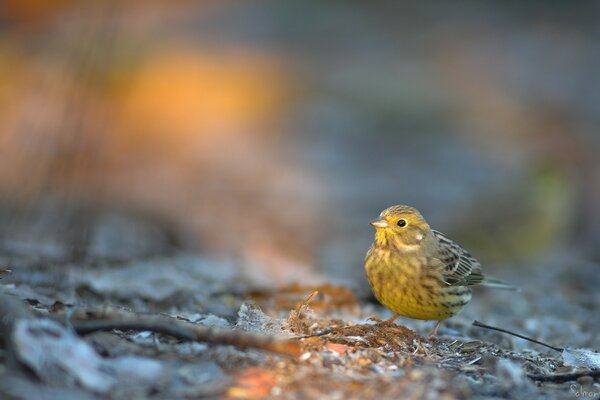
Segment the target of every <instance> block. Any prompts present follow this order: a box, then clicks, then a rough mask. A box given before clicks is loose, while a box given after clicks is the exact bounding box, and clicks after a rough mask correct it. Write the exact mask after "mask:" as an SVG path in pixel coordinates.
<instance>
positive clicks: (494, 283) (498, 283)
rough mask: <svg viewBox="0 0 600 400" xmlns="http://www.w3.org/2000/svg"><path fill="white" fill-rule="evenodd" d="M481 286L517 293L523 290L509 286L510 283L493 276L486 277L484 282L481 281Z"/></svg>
mask: <svg viewBox="0 0 600 400" xmlns="http://www.w3.org/2000/svg"><path fill="white" fill-rule="evenodd" d="M480 285H481V286H487V287H493V288H497V289H504V290H514V291H517V292H520V291H521V289H519V288H518V287H515V286H512V285H509V284H508V283H506V282H504V281H503V280H501V279H498V278H494V277H491V276H486V277H484V278H483V281H481V283H480Z"/></svg>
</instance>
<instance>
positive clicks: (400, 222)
mask: <svg viewBox="0 0 600 400" xmlns="http://www.w3.org/2000/svg"><path fill="white" fill-rule="evenodd" d="M398 226H399V227H400V228H404V227H405V226H406V220H405V219H400V220H398Z"/></svg>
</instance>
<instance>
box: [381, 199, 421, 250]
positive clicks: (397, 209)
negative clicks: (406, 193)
mask: <svg viewBox="0 0 600 400" xmlns="http://www.w3.org/2000/svg"><path fill="white" fill-rule="evenodd" d="M371 225H373V226H374V227H375V242H376V244H380V245H395V246H396V247H400V248H402V247H404V248H408V247H414V246H418V245H419V244H420V243H421V242H422V241H423V240H424V239H426V238H427V237H428V236H429V233H430V232H431V231H430V229H429V225H428V224H427V222H426V221H425V219H424V218H423V216H422V215H421V213H419V211H417V210H416V209H414V208H412V207H409V206H392V207H389V208H386V209H385V210H383V211H382V212H381V214H379V217H378V218H376V219H374V220H373V221H371Z"/></svg>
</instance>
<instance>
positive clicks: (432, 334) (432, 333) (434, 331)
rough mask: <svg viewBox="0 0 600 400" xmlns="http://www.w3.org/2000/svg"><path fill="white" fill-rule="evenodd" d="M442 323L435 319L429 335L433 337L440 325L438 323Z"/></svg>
mask: <svg viewBox="0 0 600 400" xmlns="http://www.w3.org/2000/svg"><path fill="white" fill-rule="evenodd" d="M441 323H442V321H441V320H440V321H437V322H436V323H435V325H434V327H433V329H432V330H431V331H430V332H429V337H433V336H435V335H437V330H438V328H439V327H440V324H441Z"/></svg>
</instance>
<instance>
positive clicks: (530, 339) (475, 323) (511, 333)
mask: <svg viewBox="0 0 600 400" xmlns="http://www.w3.org/2000/svg"><path fill="white" fill-rule="evenodd" d="M473 325H474V326H478V327H480V328H485V329H491V330H493V331H498V332H502V333H508V334H509V335H512V336H516V337H518V338H521V339H525V340H528V341H530V342H533V343H537V344H539V345H542V346H546V347H548V348H550V349H552V350H556V351H560V352H561V353H562V351H563V350H564V349H563V348H561V347H554V346H551V345H549V344H547V343H544V342H540V341H539V340H535V339H532V338H530V337H527V336H523V335H520V334H518V333H515V332H511V331H509V330H506V329H502V328H497V327H495V326H491V325H487V324H484V323H482V322H479V321H473Z"/></svg>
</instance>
